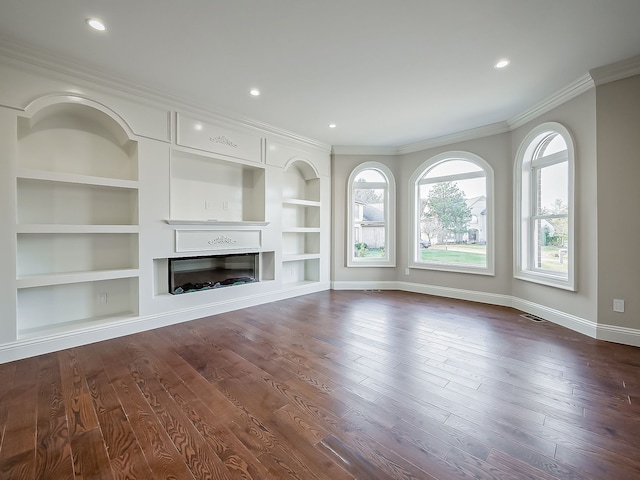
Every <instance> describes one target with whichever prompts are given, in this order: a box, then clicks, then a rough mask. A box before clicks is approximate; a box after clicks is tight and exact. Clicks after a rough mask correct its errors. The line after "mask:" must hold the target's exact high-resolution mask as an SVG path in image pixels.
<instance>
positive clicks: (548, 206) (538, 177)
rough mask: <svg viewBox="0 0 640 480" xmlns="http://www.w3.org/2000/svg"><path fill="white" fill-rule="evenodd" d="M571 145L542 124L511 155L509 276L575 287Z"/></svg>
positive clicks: (555, 128)
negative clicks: (512, 192) (512, 188)
mask: <svg viewBox="0 0 640 480" xmlns="http://www.w3.org/2000/svg"><path fill="white" fill-rule="evenodd" d="M573 163H574V162H573V142H572V139H571V136H570V134H569V132H568V130H567V129H566V128H564V127H563V126H562V125H560V124H557V123H546V124H543V125H540V126H539V127H537V128H536V129H534V130H533V131H532V132H531V133H530V134H529V135H528V136H527V137H526V138H525V140H524V141H523V142H522V145H521V146H520V149H519V151H518V155H517V157H516V169H515V170H516V178H515V184H516V193H515V195H516V198H515V204H516V222H515V225H516V232H515V237H516V245H515V277H516V278H520V279H523V280H528V281H532V282H536V283H542V284H545V285H551V286H555V287H559V288H564V289H568V290H574V289H575V281H574V278H575V275H574V257H575V254H574V236H573Z"/></svg>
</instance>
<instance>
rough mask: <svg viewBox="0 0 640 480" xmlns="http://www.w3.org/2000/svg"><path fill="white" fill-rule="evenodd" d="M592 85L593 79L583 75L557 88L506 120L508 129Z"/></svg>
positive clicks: (518, 125) (569, 98)
mask: <svg viewBox="0 0 640 480" xmlns="http://www.w3.org/2000/svg"><path fill="white" fill-rule="evenodd" d="M594 87H595V83H594V82H593V79H592V78H591V77H590V76H589V75H584V76H582V77H580V78H579V79H578V80H576V81H575V82H573V83H571V84H569V85H567V86H566V87H565V88H563V89H562V90H559V91H557V92H556V93H554V94H552V95H550V96H549V97H547V98H545V99H544V100H542V101H540V102H538V103H536V104H535V105H534V106H533V107H531V108H529V109H528V110H526V111H524V112H523V113H521V114H520V115H517V116H515V117H513V118H512V119H510V120H508V121H507V123H508V124H509V129H510V130H515V129H516V128H519V127H521V126H522V125H525V124H527V123H529V122H531V121H533V120H535V119H536V118H538V117H540V116H541V115H544V114H545V113H547V112H550V111H551V110H553V109H554V108H556V107H559V106H560V105H562V104H564V103H566V102H568V101H569V100H571V99H572V98H575V97H577V96H578V95H581V94H583V93H584V92H587V91H589V90H591V89H592V88H594Z"/></svg>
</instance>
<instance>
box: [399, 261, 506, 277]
mask: <svg viewBox="0 0 640 480" xmlns="http://www.w3.org/2000/svg"><path fill="white" fill-rule="evenodd" d="M409 268H414V269H419V270H435V271H439V272H453V273H468V274H471V275H486V276H494V275H495V273H494V269H493V268H489V267H470V266H466V265H451V264H439V263H412V264H410V265H409Z"/></svg>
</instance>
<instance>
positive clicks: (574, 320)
mask: <svg viewBox="0 0 640 480" xmlns="http://www.w3.org/2000/svg"><path fill="white" fill-rule="evenodd" d="M511 306H512V307H513V308H516V309H518V310H522V311H523V312H526V313H530V314H532V315H535V316H537V317H540V318H544V319H545V320H548V321H550V322H553V323H556V324H558V325H561V326H563V327H566V328H568V329H570V330H573V331H575V332H579V333H582V334H584V335H587V336H589V337H591V338H596V332H597V327H598V324H597V323H596V322H593V321H591V320H586V319H584V318H581V317H577V316H575V315H572V314H570V313H566V312H562V311H560V310H556V309H555V308H550V307H547V306H545V305H540V304H539V303H534V302H530V301H528V300H523V299H521V298H517V297H511Z"/></svg>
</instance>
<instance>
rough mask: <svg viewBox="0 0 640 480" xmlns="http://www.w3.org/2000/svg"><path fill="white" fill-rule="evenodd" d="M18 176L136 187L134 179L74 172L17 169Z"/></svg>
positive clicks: (103, 185) (49, 180)
mask: <svg viewBox="0 0 640 480" xmlns="http://www.w3.org/2000/svg"><path fill="white" fill-rule="evenodd" d="M17 177H18V178H23V179H27V180H40V181H45V182H59V183H73V184H78V185H96V186H101V187H113V188H129V189H137V188H138V182H137V181H135V180H121V179H117V178H107V177H94V176H90V175H77V174H74V173H64V172H52V171H47V170H35V169H27V168H21V169H18V174H17Z"/></svg>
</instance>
